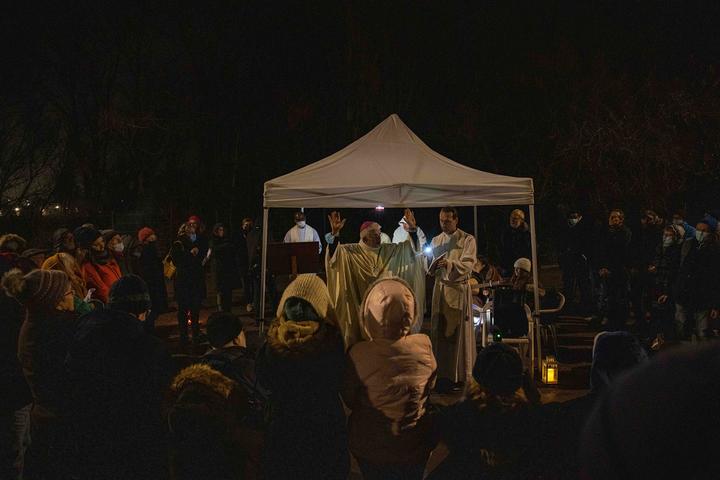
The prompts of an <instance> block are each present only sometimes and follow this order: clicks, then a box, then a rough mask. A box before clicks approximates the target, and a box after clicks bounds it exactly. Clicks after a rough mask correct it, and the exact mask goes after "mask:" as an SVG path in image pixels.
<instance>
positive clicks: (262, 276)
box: [259, 208, 270, 333]
mask: <svg viewBox="0 0 720 480" xmlns="http://www.w3.org/2000/svg"><path fill="white" fill-rule="evenodd" d="M269 217H270V209H269V208H263V225H262V228H263V232H262V234H263V238H262V264H261V267H260V268H261V269H262V270H260V312H259V313H260V333H263V329H264V327H265V293H266V292H265V288H266V285H267V278H266V272H267V244H268V228H269V226H268V218H269Z"/></svg>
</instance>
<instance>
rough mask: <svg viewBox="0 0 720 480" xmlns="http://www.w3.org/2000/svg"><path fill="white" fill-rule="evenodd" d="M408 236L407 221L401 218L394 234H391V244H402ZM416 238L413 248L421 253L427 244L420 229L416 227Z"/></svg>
mask: <svg viewBox="0 0 720 480" xmlns="http://www.w3.org/2000/svg"><path fill="white" fill-rule="evenodd" d="M409 236H410V234H409V233H408V223H407V220H405V217H403V218H401V219H400V221H399V222H398V227H397V228H396V229H395V232H393V238H392V243H402V242H404V241H405V240H407V239H408V237H409ZM417 237H418V244H417V245H416V246H415V248H417V249H418V251H421V250H422V249H423V248H424V247H425V244H426V243H427V236H426V235H425V232H423V231H422V229H421V228H420V227H418V229H417Z"/></svg>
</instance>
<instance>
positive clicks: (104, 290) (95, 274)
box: [82, 259, 122, 303]
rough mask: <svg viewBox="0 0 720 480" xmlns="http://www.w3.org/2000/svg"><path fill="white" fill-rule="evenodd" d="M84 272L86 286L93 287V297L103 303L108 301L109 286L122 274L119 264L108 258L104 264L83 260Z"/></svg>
mask: <svg viewBox="0 0 720 480" xmlns="http://www.w3.org/2000/svg"><path fill="white" fill-rule="evenodd" d="M82 271H83V273H84V274H85V281H86V282H87V287H88V288H94V289H95V292H94V293H93V295H92V296H93V298H96V299H98V300H100V301H101V302H103V303H107V302H108V297H109V295H110V286H111V285H112V284H113V283H115V281H116V280H117V279H119V278H120V277H121V276H122V273H121V272H120V266H119V265H118V263H117V262H116V261H115V260H114V259H110V260H108V262H107V263H106V264H104V265H103V264H99V263H93V262H85V263H83V266H82Z"/></svg>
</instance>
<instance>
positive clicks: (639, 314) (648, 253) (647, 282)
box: [630, 210, 665, 331]
mask: <svg viewBox="0 0 720 480" xmlns="http://www.w3.org/2000/svg"><path fill="white" fill-rule="evenodd" d="M664 228H665V220H664V219H663V218H662V217H660V216H659V215H658V214H657V213H655V212H654V211H652V210H645V212H643V215H642V217H640V228H638V229H637V230H636V231H635V232H634V234H633V236H632V243H631V245H630V251H631V253H630V266H631V268H630V300H631V304H632V312H633V317H635V328H636V329H638V330H640V331H646V330H647V329H648V327H649V325H648V320H649V318H650V314H651V313H650V307H651V301H652V299H651V298H650V295H649V293H650V287H651V283H652V279H651V278H650V272H649V267H650V265H651V264H652V262H653V260H654V259H655V252H656V250H657V248H658V246H660V244H661V243H662V239H663V230H664Z"/></svg>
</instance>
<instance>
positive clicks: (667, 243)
mask: <svg viewBox="0 0 720 480" xmlns="http://www.w3.org/2000/svg"><path fill="white" fill-rule="evenodd" d="M673 241H674V239H673V238H672V237H663V247H669V246H670V245H672V244H673Z"/></svg>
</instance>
